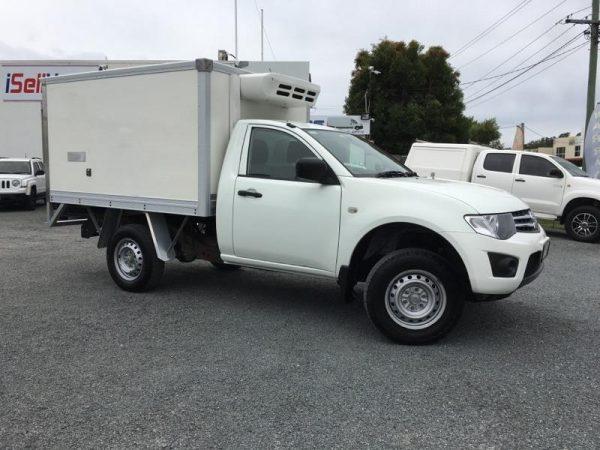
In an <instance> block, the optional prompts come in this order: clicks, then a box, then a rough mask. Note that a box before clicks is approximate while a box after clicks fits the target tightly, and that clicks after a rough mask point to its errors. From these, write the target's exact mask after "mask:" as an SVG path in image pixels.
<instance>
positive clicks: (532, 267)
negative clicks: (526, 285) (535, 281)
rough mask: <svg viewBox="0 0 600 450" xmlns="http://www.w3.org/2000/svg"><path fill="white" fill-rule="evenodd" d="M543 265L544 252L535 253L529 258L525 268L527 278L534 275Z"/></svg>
mask: <svg viewBox="0 0 600 450" xmlns="http://www.w3.org/2000/svg"><path fill="white" fill-rule="evenodd" d="M541 264H542V252H535V253H533V254H532V255H531V256H530V257H529V261H527V267H526V268H525V278H527V277H529V276H531V275H533V274H534V273H535V272H536V271H537V270H538V268H539V267H540V265H541Z"/></svg>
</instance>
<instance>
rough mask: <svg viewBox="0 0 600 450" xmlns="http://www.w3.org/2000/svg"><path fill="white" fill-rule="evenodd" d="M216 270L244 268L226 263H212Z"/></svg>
mask: <svg viewBox="0 0 600 450" xmlns="http://www.w3.org/2000/svg"><path fill="white" fill-rule="evenodd" d="M210 263H211V264H212V265H213V267H214V268H215V269H219V270H239V269H241V268H242V266H238V265H236V264H226V263H224V262H217V261H211V262H210Z"/></svg>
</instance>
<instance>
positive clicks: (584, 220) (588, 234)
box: [565, 205, 600, 242]
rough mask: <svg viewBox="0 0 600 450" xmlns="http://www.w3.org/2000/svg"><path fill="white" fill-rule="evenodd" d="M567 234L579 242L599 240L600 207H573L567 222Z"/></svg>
mask: <svg viewBox="0 0 600 450" xmlns="http://www.w3.org/2000/svg"><path fill="white" fill-rule="evenodd" d="M565 229H566V231H567V234H568V235H569V236H570V237H571V238H572V239H574V240H576V241H579V242H597V241H598V240H600V208H597V207H595V206H592V205H589V206H587V205H586V206H580V207H578V208H575V209H573V210H572V211H571V212H570V213H569V214H568V215H567V220H566V223H565Z"/></svg>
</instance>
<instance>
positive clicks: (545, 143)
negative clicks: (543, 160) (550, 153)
mask: <svg viewBox="0 0 600 450" xmlns="http://www.w3.org/2000/svg"><path fill="white" fill-rule="evenodd" d="M553 145H554V136H552V137H543V138H540V139H536V140H535V141H530V142H528V143H527V144H525V145H524V146H523V147H525V148H526V149H531V148H539V147H552V146H553Z"/></svg>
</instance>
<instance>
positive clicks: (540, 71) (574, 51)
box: [470, 42, 587, 108]
mask: <svg viewBox="0 0 600 450" xmlns="http://www.w3.org/2000/svg"><path fill="white" fill-rule="evenodd" d="M586 44H587V42H584V43H583V44H580V45H578V46H576V47H574V48H573V49H571V50H570V51H569V54H568V55H565V56H564V57H563V58H561V59H559V60H558V61H555V62H554V63H552V64H550V65H549V66H546V67H544V68H543V69H542V70H539V71H537V72H535V73H534V74H532V75H530V76H529V77H527V78H525V79H524V80H521V81H520V82H518V83H517V84H515V85H513V86H510V87H509V88H507V89H505V90H503V91H502V92H499V93H498V94H496V95H494V96H492V97H489V98H486V99H485V100H482V101H481V102H479V103H476V104H474V105H470V107H471V108H476V107H477V106H479V105H482V104H484V103H487V102H489V101H491V100H493V99H495V98H498V97H500V96H501V95H503V94H505V93H506V92H508V91H510V90H512V89H514V88H516V87H517V86H520V85H521V84H523V83H525V82H526V81H528V80H531V79H532V78H534V77H536V76H538V75H539V74H541V73H542V72H545V71H546V70H548V69H550V68H551V67H552V66H555V65H556V64H558V63H559V62H561V61H563V60H565V59H567V58H568V57H569V56H571V55H573V54H574V53H576V52H577V51H578V50H580V49H581V48H583V47H585V45H586Z"/></svg>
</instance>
